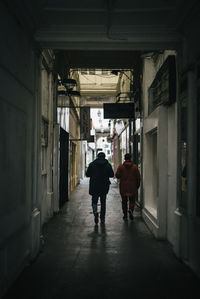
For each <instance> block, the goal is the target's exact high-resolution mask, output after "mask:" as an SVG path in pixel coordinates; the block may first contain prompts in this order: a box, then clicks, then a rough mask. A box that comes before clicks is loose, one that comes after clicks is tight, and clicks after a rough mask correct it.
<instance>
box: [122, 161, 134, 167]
mask: <svg viewBox="0 0 200 299" xmlns="http://www.w3.org/2000/svg"><path fill="white" fill-rule="evenodd" d="M123 165H124V167H126V168H130V167H132V166H133V162H131V161H125V162H124V163H123Z"/></svg>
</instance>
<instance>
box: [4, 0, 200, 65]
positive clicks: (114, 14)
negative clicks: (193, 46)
mask: <svg viewBox="0 0 200 299" xmlns="http://www.w3.org/2000/svg"><path fill="white" fill-rule="evenodd" d="M2 1H3V2H4V3H5V4H6V5H7V6H8V7H9V8H10V10H12V12H13V13H14V14H15V16H16V17H17V18H18V21H19V23H20V24H21V25H22V26H23V27H24V30H28V31H29V32H32V35H33V37H34V39H35V41H36V45H38V47H40V48H48V49H54V50H55V51H57V53H58V52H59V51H61V50H62V51H63V53H62V55H63V56H65V63H68V64H70V67H73V68H76V67H96V68H98V67H100V68H101V67H102V68H103V67H104V68H113V67H116V68H120V67H121V68H132V67H133V66H134V65H135V64H136V62H137V59H138V52H142V53H143V52H146V51H160V50H164V49H175V48H177V46H178V45H179V43H180V42H181V40H182V31H184V27H185V26H187V22H188V21H189V20H190V18H191V17H192V13H193V11H194V10H195V7H196V6H197V5H198V2H199V1H197V0H190V1H185V0H151V1H150V0H134V1H133V0H123V1H122V0H95V1H94V0H75V1H69V0H29V1H24V0H12V1H10V0H2Z"/></svg>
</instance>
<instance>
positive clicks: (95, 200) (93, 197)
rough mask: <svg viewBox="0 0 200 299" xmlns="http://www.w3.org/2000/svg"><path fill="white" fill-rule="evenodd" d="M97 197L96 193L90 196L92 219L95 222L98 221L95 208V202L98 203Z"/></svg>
mask: <svg viewBox="0 0 200 299" xmlns="http://www.w3.org/2000/svg"><path fill="white" fill-rule="evenodd" d="M98 199H99V197H98V196H97V195H93V196H92V210H93V214H94V221H95V223H96V224H97V223H98V221H99V220H98V210H97V203H98Z"/></svg>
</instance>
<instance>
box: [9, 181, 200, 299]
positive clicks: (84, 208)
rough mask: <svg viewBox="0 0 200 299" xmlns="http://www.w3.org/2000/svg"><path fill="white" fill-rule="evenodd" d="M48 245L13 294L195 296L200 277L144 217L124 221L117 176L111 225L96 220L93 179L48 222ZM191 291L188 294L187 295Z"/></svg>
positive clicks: (109, 218)
mask: <svg viewBox="0 0 200 299" xmlns="http://www.w3.org/2000/svg"><path fill="white" fill-rule="evenodd" d="M43 233H44V245H43V248H42V249H41V253H40V255H39V256H38V258H37V259H36V260H35V261H34V262H33V263H32V264H31V265H28V266H27V267H26V268H25V270H24V271H23V273H22V275H21V276H20V277H19V278H18V280H17V281H16V283H15V284H14V285H13V286H12V287H11V288H10V290H9V292H8V293H7V295H6V296H5V299H8V298H20V299H23V298H26V299H29V298H34V299H40V298H41V299H46V298H48V299H51V298H55V299H59V298H69V299H72V298H83V299H85V298H93V299H112V298H113V299H114V298H115V299H116V298H122V299H124V298H147V296H148V297H149V296H153V297H154V298H162V299H165V298H193V295H192V294H194V292H195V289H196V288H197V286H198V284H199V280H198V279H197V278H196V277H195V276H194V274H193V273H192V272H191V271H190V269H189V268H188V267H187V266H186V265H185V264H183V263H181V262H179V260H177V259H176V257H175V256H174V254H173V251H172V249H171V247H170V245H169V244H168V243H166V242H163V241H157V240H155V238H154V237H153V236H152V234H151V233H150V232H149V230H148V228H147V227H146V225H145V224H144V222H143V221H142V219H141V218H140V217H135V219H134V221H130V220H129V221H128V223H124V222H123V220H122V212H121V202H120V196H119V193H118V187H117V185H116V183H115V182H114V181H113V182H112V185H111V190H110V192H109V195H108V200H107V217H106V224H105V226H101V225H100V224H99V225H98V226H95V225H94V220H93V215H92V209H91V202H90V196H89V195H88V179H85V180H83V181H82V182H81V184H80V185H79V186H78V187H77V188H76V190H75V191H74V192H73V194H72V196H71V199H70V201H69V202H67V204H66V205H65V206H64V208H63V210H62V212H61V213H60V214H58V215H56V216H55V217H54V218H52V220H51V221H50V222H49V223H47V224H46V225H45V226H44V232H43ZM183 295H185V296H183Z"/></svg>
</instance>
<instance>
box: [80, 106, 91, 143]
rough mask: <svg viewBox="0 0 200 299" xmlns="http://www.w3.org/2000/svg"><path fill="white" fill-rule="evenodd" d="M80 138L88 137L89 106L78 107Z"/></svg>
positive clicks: (85, 138)
mask: <svg viewBox="0 0 200 299" xmlns="http://www.w3.org/2000/svg"><path fill="white" fill-rule="evenodd" d="M80 139H82V140H89V139H90V107H81V108H80Z"/></svg>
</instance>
